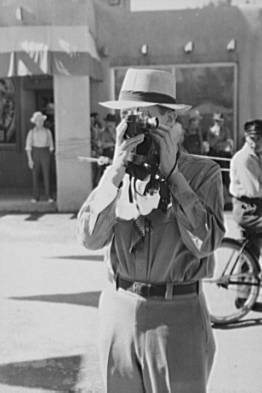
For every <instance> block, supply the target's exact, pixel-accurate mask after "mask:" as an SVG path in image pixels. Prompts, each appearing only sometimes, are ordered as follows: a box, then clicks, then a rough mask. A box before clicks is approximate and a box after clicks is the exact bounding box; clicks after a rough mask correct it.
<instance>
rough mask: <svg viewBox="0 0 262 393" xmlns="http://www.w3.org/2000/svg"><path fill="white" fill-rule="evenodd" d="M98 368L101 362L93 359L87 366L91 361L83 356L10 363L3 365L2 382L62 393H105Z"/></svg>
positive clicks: (0, 370) (0, 379) (0, 381)
mask: <svg viewBox="0 0 262 393" xmlns="http://www.w3.org/2000/svg"><path fill="white" fill-rule="evenodd" d="M98 368H99V367H98V364H97V359H96V360H95V361H93V360H90V359H89V362H88V366H87V358H86V359H84V360H83V358H82V356H80V355H76V356H69V357H57V358H49V359H43V360H32V361H26V362H16V363H8V364H4V365H0V383H1V384H5V385H11V386H21V387H28V388H39V389H46V390H52V391H57V392H60V393H71V392H72V393H73V392H77V393H78V392H81V393H82V392H83V393H87V392H90V393H91V392H92V393H102V386H101V377H100V374H99V371H98ZM81 373H82V374H84V378H83V375H81ZM80 384H81V385H82V386H83V388H82V389H80V388H79V386H80Z"/></svg>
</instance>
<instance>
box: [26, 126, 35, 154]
mask: <svg viewBox="0 0 262 393" xmlns="http://www.w3.org/2000/svg"><path fill="white" fill-rule="evenodd" d="M32 146H33V132H32V130H30V131H29V132H28V134H27V137H26V143H25V150H28V151H30V150H32Z"/></svg>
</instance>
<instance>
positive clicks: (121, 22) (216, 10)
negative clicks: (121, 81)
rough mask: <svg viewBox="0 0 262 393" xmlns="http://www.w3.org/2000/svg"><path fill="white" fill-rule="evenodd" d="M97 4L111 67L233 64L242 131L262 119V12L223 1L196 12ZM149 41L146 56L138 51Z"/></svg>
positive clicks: (101, 39) (102, 43)
mask: <svg viewBox="0 0 262 393" xmlns="http://www.w3.org/2000/svg"><path fill="white" fill-rule="evenodd" d="M95 5H96V18H97V20H99V23H97V40H98V42H99V46H105V47H106V48H107V49H108V57H107V58H106V60H105V61H106V62H107V63H108V64H109V67H115V66H131V65H132V66H134V65H137V66H141V65H142V66H143V65H144V66H147V65H165V64H174V65H175V64H190V63H194V64H195V63H216V62H225V63H227V62H234V63H236V64H237V67H238V81H237V116H236V119H237V127H238V129H239V130H241V127H242V125H243V123H244V122H245V121H246V120H247V119H250V118H254V117H262V106H261V102H262V69H261V60H262V50H261V49H262V48H261V47H262V16H261V10H259V9H258V8H255V7H248V6H246V7H242V8H240V7H236V6H230V5H228V4H226V3H224V4H223V3H222V4H220V5H218V6H214V5H209V6H206V7H203V8H201V9H200V8H199V9H194V10H193V9H188V10H182V11H158V12H135V13H131V12H130V11H129V2H128V0H126V1H122V2H121V3H120V6H118V7H117V6H114V7H112V6H111V7H110V6H109V5H108V2H107V1H106V0H103V1H102V0H97V1H96V3H95ZM231 39H235V40H236V43H237V46H236V50H235V51H228V50H227V48H226V47H227V44H228V42H229V41H230V40H231ZM188 41H193V42H194V50H193V52H192V53H190V54H186V53H185V52H184V50H183V47H184V45H185V43H186V42H188ZM144 43H146V44H147V45H148V48H149V53H148V55H147V56H142V55H141V54H140V51H139V50H140V47H141V45H142V44H144ZM99 88H100V90H101V91H102V92H100V93H99V95H100V96H102V95H104V96H105V97H104V98H105V99H107V98H109V97H107V95H109V94H110V90H109V89H108V87H107V86H106V85H105V83H104V84H101V85H100V86H99ZM239 132H241V131H239Z"/></svg>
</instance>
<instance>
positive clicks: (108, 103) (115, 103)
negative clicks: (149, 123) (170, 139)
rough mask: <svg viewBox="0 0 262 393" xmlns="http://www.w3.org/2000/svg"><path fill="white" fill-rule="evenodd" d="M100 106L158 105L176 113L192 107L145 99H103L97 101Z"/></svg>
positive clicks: (111, 107)
mask: <svg viewBox="0 0 262 393" xmlns="http://www.w3.org/2000/svg"><path fill="white" fill-rule="evenodd" d="M99 104H100V105H102V106H105V107H106V108H110V109H116V110H117V109H119V110H123V109H131V108H140V107H143V108H145V107H148V106H153V105H160V106H163V107H165V108H168V109H172V110H175V111H176V112H178V113H184V112H186V111H188V110H190V109H191V108H192V106H191V105H185V104H163V103H159V102H146V101H126V100H123V101H105V102H100V103H99Z"/></svg>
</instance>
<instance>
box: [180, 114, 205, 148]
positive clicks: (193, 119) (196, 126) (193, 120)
mask: <svg viewBox="0 0 262 393" xmlns="http://www.w3.org/2000/svg"><path fill="white" fill-rule="evenodd" d="M201 119H202V116H201V115H200V112H199V111H198V110H194V111H192V112H190V114H189V123H188V128H187V129H186V132H185V139H184V143H183V146H184V148H185V150H186V151H187V152H188V153H191V154H203V153H204V145H203V136H202V130H201V126H200V121H201Z"/></svg>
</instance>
